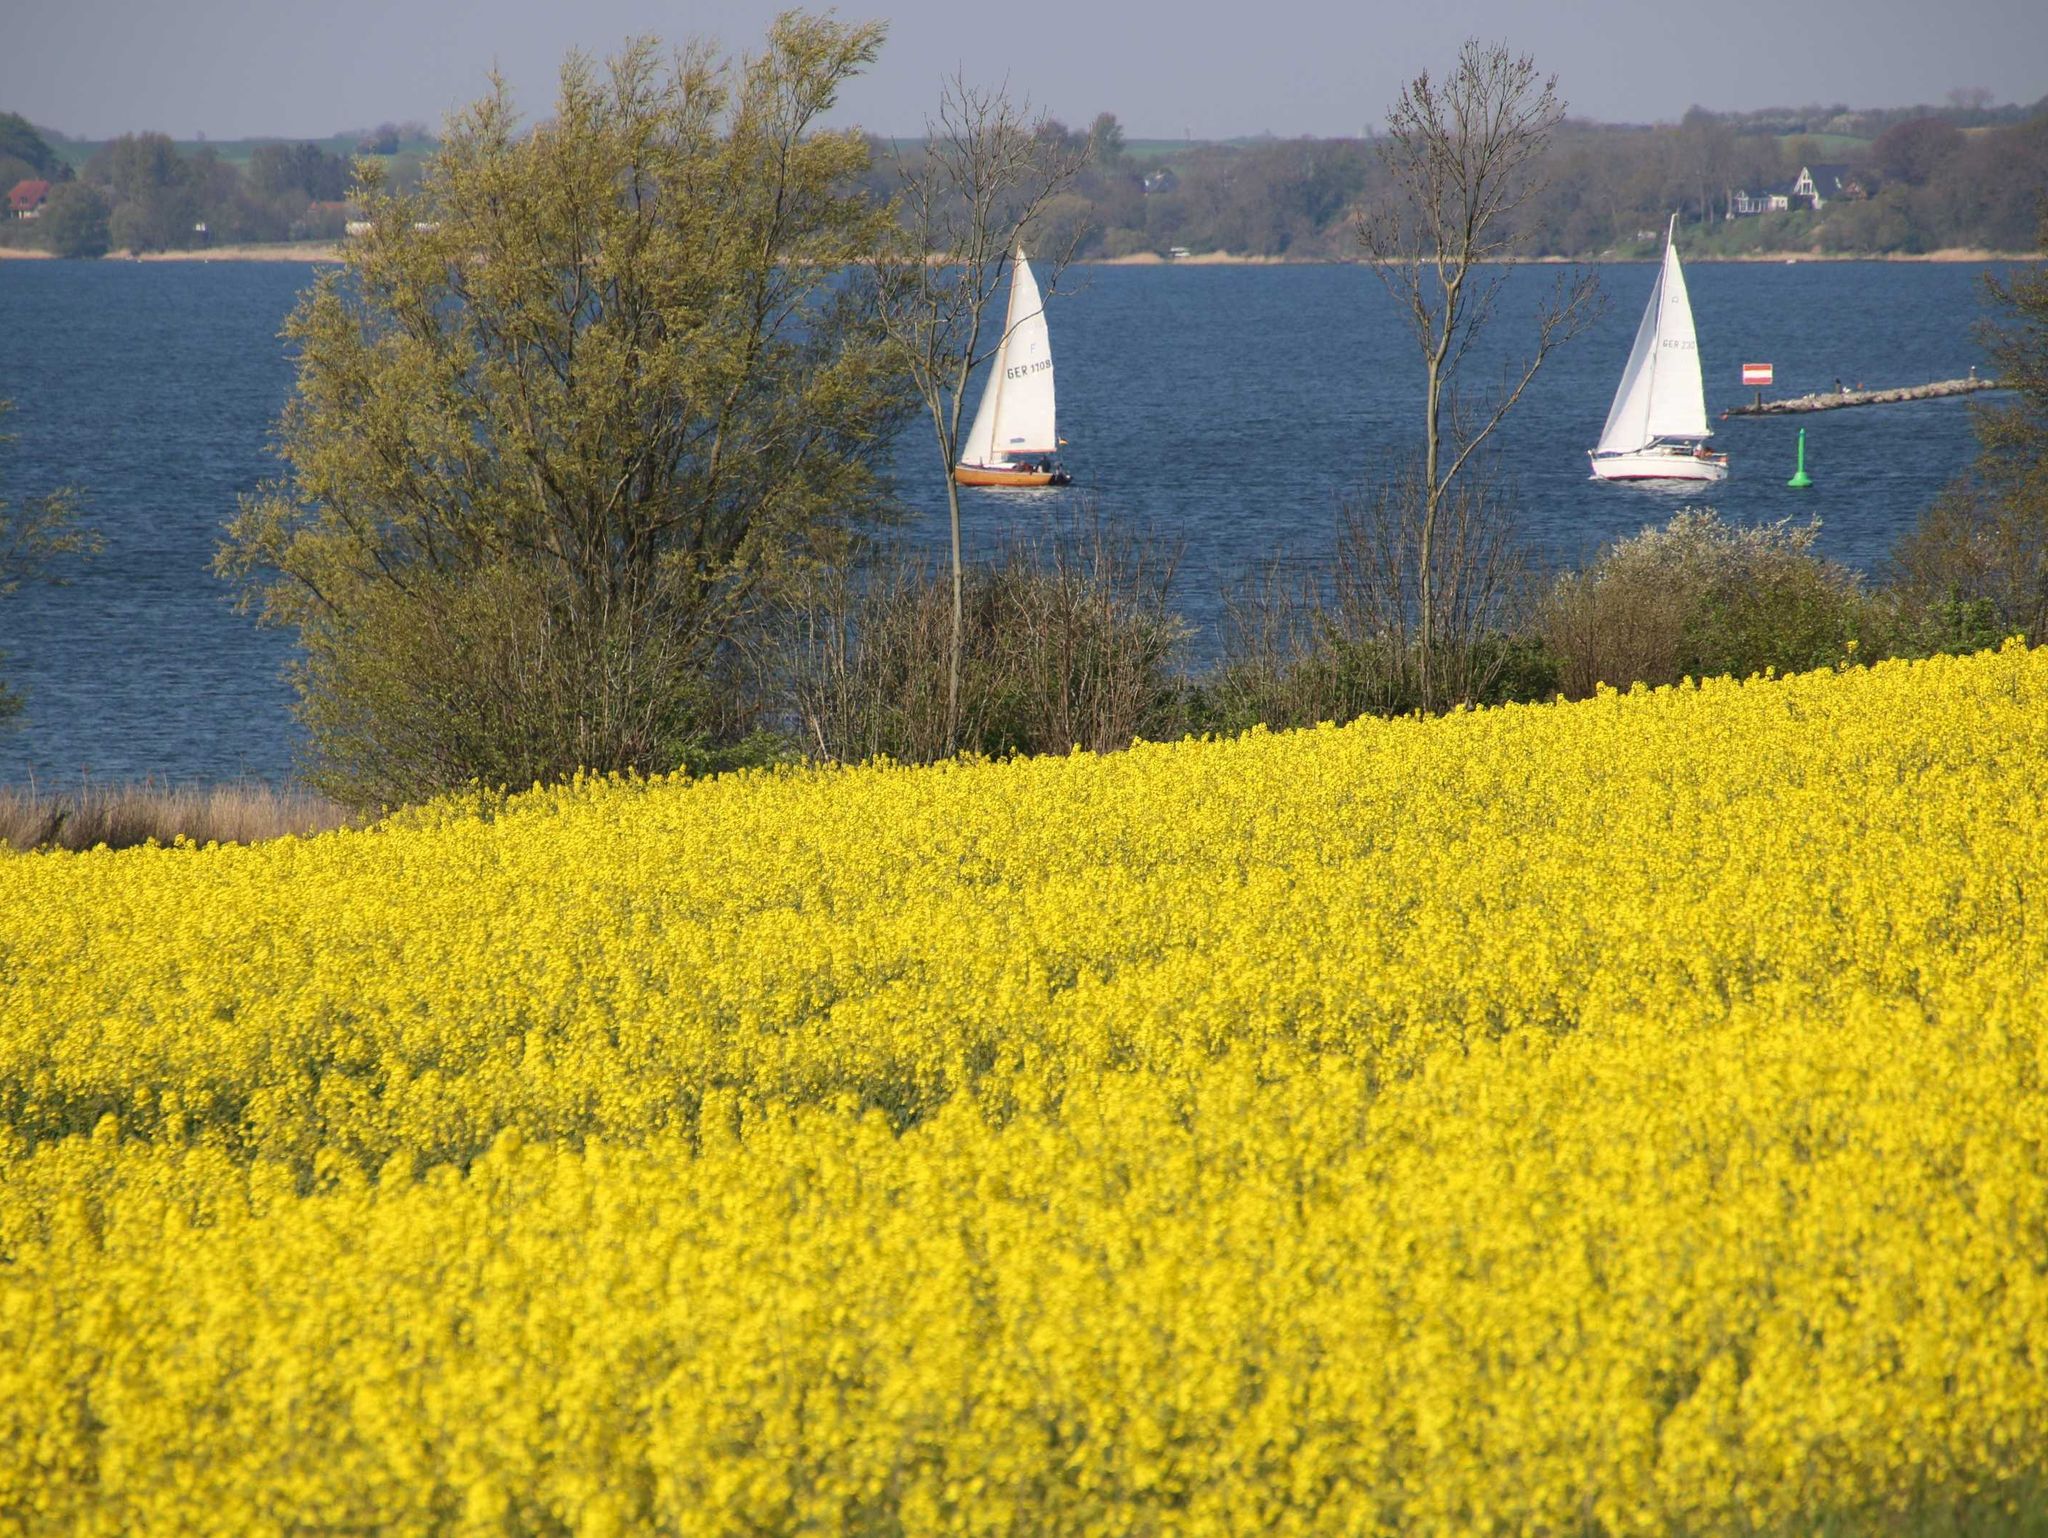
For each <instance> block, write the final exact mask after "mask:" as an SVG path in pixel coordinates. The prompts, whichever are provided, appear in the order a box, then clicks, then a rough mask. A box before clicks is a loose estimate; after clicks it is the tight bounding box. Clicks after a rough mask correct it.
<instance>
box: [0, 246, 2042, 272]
mask: <svg viewBox="0 0 2048 1538" xmlns="http://www.w3.org/2000/svg"><path fill="white" fill-rule="evenodd" d="M2043 259H2044V258H2043V257H2042V255H2041V253H2040V252H2038V251H1985V250H1981V249H1979V248H1977V247H1973V246H1951V247H1946V248H1944V249H1942V250H1940V251H1912V252H1908V251H1894V252H1887V253H1883V254H1875V253H1857V252H1849V251H1830V252H1819V251H1751V252H1747V253H1743V254H1739V255H1733V256H1709V255H1706V254H1704V253H1702V254H1700V255H1691V254H1687V255H1686V258H1685V260H1686V264H1687V265H1688V266H1697V265H1703V264H1705V263H1708V262H1731V263H1748V264H1751V265H1756V264H1764V265H1768V266H1782V265H1785V264H1787V263H1791V264H1804V263H1807V262H2038V261H2041V260H2043ZM9 260H12V261H32V262H33V261H56V260H57V258H56V257H54V256H52V255H51V254H50V253H49V252H47V251H30V250H25V249H22V248H20V247H14V246H0V261H9ZM97 260H99V261H103V262H310V263H334V264H338V263H340V262H342V261H345V260H346V257H344V255H343V254H342V249H341V247H339V246H337V245H336V244H334V243H333V242H332V241H320V240H315V241H306V240H301V241H290V242H286V243H284V244H278V245H254V244H252V245H240V246H198V247H194V248H193V249H191V250H189V251H150V252H146V253H144V254H143V255H141V256H136V255H134V254H132V253H130V252H127V251H110V252H108V253H107V254H106V255H105V256H103V257H99V258H97ZM1525 260H1527V261H1529V262H1532V263H1542V264H1546V265H1552V266H1557V265H1571V264H1576V265H1582V266H1589V267H1595V266H1607V265H1609V264H1615V265H1623V264H1627V263H1630V262H1653V261H1655V260H1657V258H1656V257H1654V256H1579V257H1574V256H1535V257H1528V258H1526V259H1525ZM1075 265H1077V266H1083V267H1350V266H1356V265H1358V264H1357V263H1356V262H1355V261H1347V260H1345V259H1343V258H1338V257H1307V258H1301V257H1291V256H1235V255H1232V254H1231V253H1229V252H1227V251H1204V252H1202V253H1201V254H1200V255H1198V256H1185V257H1181V258H1179V259H1178V260H1169V259H1167V258H1166V257H1163V256H1160V255H1159V254H1158V253H1157V252H1153V251H1140V252H1138V253H1137V254H1136V255H1134V256H1084V257H1077V258H1076V259H1075Z"/></svg>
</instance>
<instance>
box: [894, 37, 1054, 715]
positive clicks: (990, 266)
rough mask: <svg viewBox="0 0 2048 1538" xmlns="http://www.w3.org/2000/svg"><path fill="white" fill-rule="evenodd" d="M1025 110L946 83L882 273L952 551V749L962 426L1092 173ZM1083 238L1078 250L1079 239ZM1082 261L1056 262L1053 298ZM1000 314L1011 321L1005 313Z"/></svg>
mask: <svg viewBox="0 0 2048 1538" xmlns="http://www.w3.org/2000/svg"><path fill="white" fill-rule="evenodd" d="M1045 127H1046V125H1045V123H1044V121H1043V120H1042V119H1037V118H1033V117H1032V116H1031V115H1030V108H1029V105H1028V104H1024V105H1019V104H1018V103H1015V102H1012V101H1011V100H1010V98H1009V94H1008V92H1007V91H1006V90H1004V89H1003V88H1002V87H995V88H992V89H990V88H983V87H979V86H972V85H969V84H968V83H967V81H966V79H965V78H964V76H961V75H957V74H956V75H955V76H954V77H953V78H952V79H950V80H948V81H947V82H946V84H945V88H944V90H943V92H942V94H941V96H940V100H939V113H938V117H937V118H936V119H927V121H926V123H925V139H924V143H923V145H922V146H921V147H919V148H918V150H917V151H916V152H915V158H914V159H913V158H912V157H911V156H907V155H902V154H900V153H899V156H898V160H897V170H898V175H899V177H900V180H901V184H902V187H901V193H900V207H901V212H902V227H903V238H902V241H901V244H900V245H899V246H898V247H897V248H896V249H894V250H891V251H888V252H885V253H884V254H883V255H882V256H881V258H880V259H879V260H878V263H877V268H878V272H877V277H878V280H879V282H878V288H879V291H880V296H881V312H882V315H883V325H884V327H885V329H886V330H887V331H888V333H889V337H890V339H891V341H892V342H894V343H895V345H896V347H897V348H898V349H899V351H900V352H901V354H902V358H903V364H904V367H905V370H906V372H907V373H908V374H909V376H910V379H911V382H912V383H913V384H914V385H915V387H916V390H917V394H918V397H919V399H920V400H922V401H923V403H924V407H925V411H926V413H927V414H928V415H929V416H930V418H931V424H932V435H933V439H934V441H935V443H936V446H937V448H938V454H939V469H940V473H941V474H942V475H944V477H945V482H946V512H947V516H948V519H949V520H950V523H951V532H952V540H953V556H952V562H953V625H952V636H951V639H950V642H949V644H948V647H947V658H946V742H947V748H948V751H951V750H952V748H954V747H955V746H957V744H958V741H959V728H960V641H961V633H962V623H963V620H962V616H963V612H964V611H963V599H962V592H963V588H962V579H961V557H960V488H959V486H958V484H957V483H956V482H955V481H954V479H953V462H954V460H955V459H957V458H958V456H959V448H960V417H961V412H962V408H963V406H964V405H965V401H966V395H967V384H968V381H969V379H970V378H971V377H972V376H973V373H974V370H975V368H976V367H977V366H979V365H980V364H981V363H983V362H985V361H986V360H987V359H988V357H989V356H990V355H991V354H992V353H994V352H995V350H996V348H997V347H998V346H999V345H1001V342H1002V335H1001V326H1000V325H991V324H990V316H989V307H990V305H991V304H992V303H993V302H994V301H995V299H996V296H997V295H998V294H999V293H1001V292H1002V290H1003V285H1004V283H1005V282H1006V280H1007V279H1008V277H1009V273H1010V264H1011V262H1012V261H1013V260H1014V259H1015V257H1016V254H1017V251H1018V248H1019V245H1020V243H1021V242H1022V241H1023V240H1024V239H1026V238H1027V237H1029V236H1030V235H1031V234H1032V233H1033V231H1034V226H1035V224H1036V222H1037V221H1038V220H1039V218H1040V216H1041V215H1043V214H1044V213H1045V211H1046V207H1047V205H1048V204H1049V203H1051V202H1052V201H1053V199H1054V198H1056V197H1057V196H1058V195H1059V194H1060V193H1061V192H1062V191H1064V190H1065V188H1066V187H1067V185H1068V184H1069V183H1070V182H1072V181H1073V179H1074V178H1075V177H1076V176H1077V175H1079V174H1080V172H1081V169H1082V168H1083V167H1084V166H1085V165H1086V164H1087V162H1088V156H1089V146H1086V145H1084V146H1082V147H1079V148H1076V147H1075V146H1074V145H1073V144H1072V142H1071V141H1070V140H1069V139H1068V137H1067V136H1066V135H1065V134H1055V133H1049V132H1045V131H1043V130H1044V129H1045ZM1080 233H1081V232H1080V230H1079V229H1078V228H1077V229H1076V231H1075V233H1074V235H1073V241H1074V242H1077V241H1078V240H1079V237H1080ZM1072 255H1073V244H1072V243H1071V242H1070V244H1069V245H1068V246H1067V247H1066V248H1065V249H1063V250H1058V251H1054V252H1052V253H1050V261H1049V262H1047V263H1046V265H1045V272H1044V282H1043V288H1044V292H1045V293H1046V295H1047V296H1048V297H1049V296H1050V295H1051V294H1052V292H1053V291H1054V289H1056V288H1057V287H1058V283H1059V274H1060V272H1061V270H1062V269H1063V268H1064V267H1065V266H1066V264H1067V261H1068V260H1069V259H1070V258H1071V257H1072ZM997 313H998V314H1000V313H1002V311H1001V309H1000V308H998V310H997Z"/></svg>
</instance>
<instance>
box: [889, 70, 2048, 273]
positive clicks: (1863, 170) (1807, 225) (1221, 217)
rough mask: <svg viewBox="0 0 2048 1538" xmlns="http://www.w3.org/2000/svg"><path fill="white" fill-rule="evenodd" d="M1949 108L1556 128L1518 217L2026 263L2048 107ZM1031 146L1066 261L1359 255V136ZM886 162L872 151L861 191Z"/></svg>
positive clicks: (1633, 237)
mask: <svg viewBox="0 0 2048 1538" xmlns="http://www.w3.org/2000/svg"><path fill="white" fill-rule="evenodd" d="M1958 94H1959V95H1960V96H1964V97H1967V98H1968V99H1967V100H1966V101H1963V102H1962V103H1961V104H1959V105H1953V106H1951V107H1950V108H1948V109H1942V110H1937V109H1933V108H1917V107H1916V108H1902V109H1892V110H1884V111H1850V110H1848V109H1846V108H1841V107H1829V108H1808V109H1801V110H1797V111H1794V110H1786V109H1777V110H1773V111H1770V112H1760V113H1716V112H1710V111H1707V110H1705V109H1703V108H1699V107H1695V108H1693V109H1692V110H1691V111H1689V112H1687V113H1686V115H1685V117H1684V118H1683V119H1682V120H1681V121H1680V122H1678V123H1675V124H1665V125H1658V126H1655V127H1637V126H1617V125H1609V124H1598V123H1588V122H1583V121H1576V120H1572V121H1567V122H1565V123H1563V124H1561V125H1560V126H1559V128H1558V130H1557V132H1556V133H1555V134H1554V135H1553V136H1552V139H1551V142H1550V144H1549V146H1548V148H1547V151H1546V164H1545V166H1544V175H1545V182H1546V186H1545V190H1544V192H1543V194H1542V196H1541V197H1540V198H1538V199H1537V200H1535V201H1534V202H1532V203H1531V204H1530V206H1529V207H1528V208H1527V209H1525V210H1523V211H1522V213H1521V215H1520V219H1521V222H1522V224H1523V226H1524V229H1523V233H1524V234H1526V236H1527V237H1528V248H1529V250H1530V251H1531V252H1532V253H1533V254H1535V255H1539V256H1567V257H1589V256H1599V255H1604V254H1613V253H1621V254H1628V253H1631V252H1633V251H1635V250H1638V249H1640V248H1642V247H1644V246H1645V245H1646V244H1647V243H1650V242H1654V241H1655V240H1656V239H1657V238H1658V237H1659V236H1660V235H1661V233H1662V231H1663V228H1664V222H1665V218H1666V216H1667V215H1668V214H1670V213H1671V212H1672V211H1673V210H1677V211H1679V212H1680V213H1681V214H1682V215H1683V216H1684V218H1685V220H1686V222H1687V223H1688V224H1690V225H1695V226H1706V227H1707V228H1706V229H1704V230H1700V229H1695V230H1693V231H1692V232H1690V233H1689V234H1688V237H1687V240H1688V249H1697V248H1698V246H1699V245H1700V244H1701V243H1704V246H1705V249H1706V250H1707V252H1708V253H1710V254H1723V255H1736V254H1741V253H1743V252H1745V251H1772V250H1802V251H1803V250H1813V251H1825V252H1835V253H1842V254H1865V255H1882V254H1892V253H1912V252H1920V251H1931V250H1937V249H1940V248H1943V247H1954V246H1974V247H1982V248H1985V249H1991V250H2000V251H2023V250H2026V249H2028V248H2029V247H2030V246H2031V245H2032V244H2033V235H2034V226H2035V221H2036V218H2037V212H2036V208H2037V203H2038V201H2039V199H2040V198H2041V197H2042V196H2043V195H2044V194H2048V101H2043V102H2040V103H2037V104H2035V105H2034V106H2032V107H2027V108H2021V107H2012V106H2001V107H1992V106H1989V105H1987V104H1985V103H1983V102H1982V101H1980V100H1978V99H1977V98H1978V97H1980V96H1981V95H1982V94H1983V93H1981V92H1979V93H1958ZM1041 131H1042V132H1043V133H1045V134H1047V135H1050V136H1052V137H1054V138H1057V139H1064V140H1066V141H1068V142H1070V143H1072V144H1075V145H1080V144H1084V143H1087V144H1092V145H1093V147H1094V153H1093V157H1092V159H1091V162H1090V164H1089V166H1088V168H1087V169H1086V170H1085V171H1084V172H1083V173H1082V175H1080V176H1079V177H1077V178H1076V179H1075V181H1074V182H1073V184H1072V185H1071V186H1070V187H1068V188H1067V189H1066V191H1065V193H1064V194H1063V195H1062V197H1061V198H1060V199H1059V201H1058V202H1057V204H1056V205H1055V206H1053V207H1051V208H1049V209H1047V210H1046V211H1045V216H1044V222H1045V226H1046V229H1045V234H1044V237H1043V238H1044V240H1045V243H1046V244H1048V245H1059V246H1064V245H1065V244H1067V243H1068V241H1069V240H1070V239H1071V238H1072V237H1073V236H1074V235H1075V234H1076V232H1078V233H1079V235H1080V245H1079V248H1078V254H1079V255H1081V256H1083V257H1098V258H1099V257H1127V256H1135V255H1140V254H1144V253H1148V252H1149V253H1152V254H1155V255H1158V256H1162V257H1163V256H1166V255H1167V254H1168V253H1169V252H1171V250H1172V249H1173V248H1174V247H1176V246H1180V247H1185V248H1186V249H1188V250H1189V251H1191V252H1194V253H1198V254H1199V253H1203V252H1229V253H1232V254H1235V255H1243V256H1263V257H1284V258H1290V259H1296V260H1301V259H1308V260H1315V259H1348V258H1352V257H1354V256H1355V255H1356V254H1357V246H1356V241H1355V238H1354V228H1353V227H1354V220H1355V216H1356V214H1357V212H1358V210H1359V209H1360V208H1361V207H1364V206H1366V205H1368V204H1372V203H1374V202H1376V201H1378V200H1381V199H1383V198H1384V197H1385V195H1386V193H1387V190H1388V189H1387V188H1386V186H1385V185H1384V172H1383V168H1382V165H1381V161H1380V158H1379V156H1378V154H1377V152H1376V149H1375V145H1374V143H1373V141H1371V140H1368V139H1306V138H1304V139H1258V140H1251V141H1244V142H1238V143H1230V144H1215V143H1200V144H1190V145H1188V146H1186V147H1185V148H1180V149H1172V150H1169V151H1167V152H1165V153H1138V152H1134V151H1133V150H1132V149H1130V148H1128V147H1127V145H1126V140H1125V135H1124V132H1123V129H1122V127H1121V125H1120V124H1119V123H1118V121H1117V119H1116V117H1115V115H1114V114H1112V113H1103V114H1101V115H1100V116H1098V117H1097V118H1096V119H1095V121H1094V123H1093V124H1092V125H1091V126H1090V127H1089V128H1088V129H1087V130H1085V131H1082V130H1071V129H1068V128H1067V127H1066V126H1065V125H1063V124H1061V123H1059V122H1057V121H1051V122H1048V123H1046V124H1045V125H1044V126H1043V128H1042V129H1041ZM888 148H890V147H889V146H885V145H883V144H881V143H880V142H879V141H878V142H877V144H876V150H877V153H876V156H875V160H876V166H877V169H876V171H875V172H874V173H873V184H874V190H875V191H876V192H877V193H881V192H885V191H886V190H887V180H886V177H885V175H884V174H883V170H882V169H881V168H882V167H883V166H884V164H885V163H886V161H887V159H888V156H887V154H886V153H884V151H885V150H886V149H888ZM1822 164H1827V165H1846V166H1848V167H1849V168H1850V169H1851V170H1852V171H1853V173H1854V180H1855V189H1854V192H1853V194H1852V195H1851V196H1850V197H1847V198H1844V199H1840V200H1837V201H1834V202H1831V203H1830V204H1829V205H1828V206H1827V207H1826V208H1824V209H1822V210H1820V211H1818V212H1815V211H1812V210H1809V209H1803V208H1795V209H1792V210H1790V211H1787V212H1784V213H1778V214H1769V215H1763V216H1758V217H1744V218H1735V219H1730V218H1728V217H1727V216H1728V214H1729V211H1730V209H1731V207H1732V206H1733V204H1734V202H1735V196H1736V194H1737V193H1739V192H1747V193H1749V194H1751V195H1752V196H1757V195H1761V194H1765V193H1768V192H1773V191H1780V192H1781V191H1784V190H1785V189H1786V188H1787V187H1788V185H1789V184H1790V183H1791V181H1792V179H1793V178H1794V177H1796V176H1797V175H1798V174H1799V171H1800V168H1801V167H1802V166H1815V165H1822Z"/></svg>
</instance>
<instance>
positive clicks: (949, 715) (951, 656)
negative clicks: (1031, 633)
mask: <svg viewBox="0 0 2048 1538" xmlns="http://www.w3.org/2000/svg"><path fill="white" fill-rule="evenodd" d="M946 513H947V516H948V518H949V519H950V520H951V522H952V526H953V635H952V639H951V641H950V643H949V644H948V645H947V648H946V756H947V757H948V758H950V757H952V756H953V755H954V754H955V753H957V752H959V751H960V633H961V630H962V629H963V628H964V606H963V604H962V601H961V591H962V589H961V575H960V483H959V482H958V481H956V480H955V479H954V478H953V466H952V464H951V463H950V462H949V463H948V464H947V465H946Z"/></svg>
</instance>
